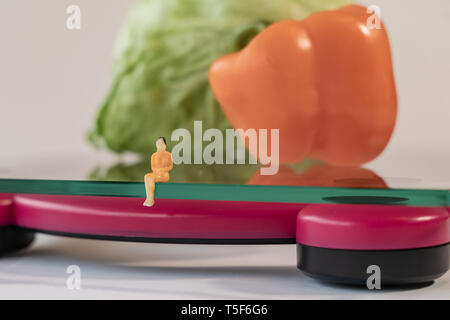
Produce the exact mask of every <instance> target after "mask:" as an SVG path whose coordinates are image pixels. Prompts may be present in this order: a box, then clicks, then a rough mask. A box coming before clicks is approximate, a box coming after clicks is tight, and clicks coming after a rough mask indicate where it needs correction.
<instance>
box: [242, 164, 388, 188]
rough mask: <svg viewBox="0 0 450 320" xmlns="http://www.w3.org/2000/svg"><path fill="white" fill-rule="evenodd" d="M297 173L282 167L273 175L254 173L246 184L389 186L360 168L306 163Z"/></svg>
mask: <svg viewBox="0 0 450 320" xmlns="http://www.w3.org/2000/svg"><path fill="white" fill-rule="evenodd" d="M306 162H307V163H306V164H305V165H304V167H303V168H302V169H301V170H299V171H297V170H294V169H292V168H291V167H289V166H288V165H282V166H281V167H280V170H279V171H278V173H277V174H275V175H271V176H269V175H265V176H264V175H261V174H260V172H259V171H256V172H255V173H254V174H253V176H252V177H251V178H250V179H249V180H248V181H247V184H254V185H272V186H312V187H335V188H374V189H376V188H382V189H387V188H389V186H388V185H387V184H386V182H385V181H384V180H383V178H381V177H380V176H378V175H377V174H376V173H375V172H373V171H371V170H370V169H366V168H360V167H335V166H330V165H327V164H321V163H318V162H314V161H310V160H309V161H306Z"/></svg>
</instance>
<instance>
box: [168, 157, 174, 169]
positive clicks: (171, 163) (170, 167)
mask: <svg viewBox="0 0 450 320" xmlns="http://www.w3.org/2000/svg"><path fill="white" fill-rule="evenodd" d="M169 154H170V161H169V163H170V165H169V168H168V169H169V171H170V170H172V169H173V158H172V154H171V153H169Z"/></svg>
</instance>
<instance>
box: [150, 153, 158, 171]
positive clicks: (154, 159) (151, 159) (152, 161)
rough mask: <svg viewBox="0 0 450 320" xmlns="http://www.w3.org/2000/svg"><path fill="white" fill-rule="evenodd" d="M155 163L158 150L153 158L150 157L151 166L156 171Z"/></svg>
mask: <svg viewBox="0 0 450 320" xmlns="http://www.w3.org/2000/svg"><path fill="white" fill-rule="evenodd" d="M155 163H156V152H155V153H154V154H152V156H151V158H150V167H151V168H152V171H153V172H155V170H156V169H158V168H156V167H155Z"/></svg>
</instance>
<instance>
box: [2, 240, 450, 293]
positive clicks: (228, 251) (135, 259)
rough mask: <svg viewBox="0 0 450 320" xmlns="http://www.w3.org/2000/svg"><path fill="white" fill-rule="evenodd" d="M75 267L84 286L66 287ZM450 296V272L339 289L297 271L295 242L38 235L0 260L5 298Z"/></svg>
mask: <svg viewBox="0 0 450 320" xmlns="http://www.w3.org/2000/svg"><path fill="white" fill-rule="evenodd" d="M70 265H77V266H79V267H80V271H81V288H80V289H79V290H76V289H73V290H69V289H68V288H67V285H66V282H67V279H68V277H69V276H70V274H67V273H66V270H67V268H68V267H69V266H70ZM14 298H20V299H36V298H38V299H450V273H447V274H446V275H445V276H443V277H441V278H439V279H438V280H436V281H435V282H434V283H433V284H432V285H429V286H426V287H420V286H419V287H412V288H406V289H398V288H397V289H383V288H382V290H379V291H369V290H368V289H366V288H359V287H349V286H337V285H331V284H326V283H322V282H319V281H316V280H313V279H311V278H309V277H307V276H306V275H304V274H303V273H302V272H301V271H299V270H298V269H297V268H296V254H295V246H294V245H266V246H263V245H246V246H237V245H229V246H226V245H220V246H219V245H178V244H177V245H175V244H146V243H125V242H111V241H99V240H84V239H71V238H65V237H55V236H48V235H38V237H37V241H36V242H35V243H34V244H33V246H32V247H31V248H30V249H28V250H25V251H22V252H20V253H18V254H15V255H12V256H6V257H2V258H1V259H0V299H14Z"/></svg>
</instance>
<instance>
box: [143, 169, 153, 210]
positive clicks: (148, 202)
mask: <svg viewBox="0 0 450 320" xmlns="http://www.w3.org/2000/svg"><path fill="white" fill-rule="evenodd" d="M144 181H145V192H146V194H147V199H145V201H144V203H143V204H144V206H147V207H151V206H153V204H154V203H155V200H154V195H155V177H154V175H153V174H152V173H148V174H146V175H145V177H144Z"/></svg>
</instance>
